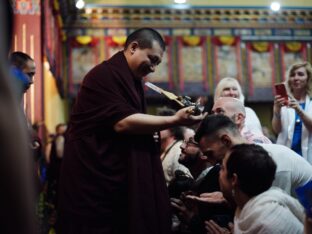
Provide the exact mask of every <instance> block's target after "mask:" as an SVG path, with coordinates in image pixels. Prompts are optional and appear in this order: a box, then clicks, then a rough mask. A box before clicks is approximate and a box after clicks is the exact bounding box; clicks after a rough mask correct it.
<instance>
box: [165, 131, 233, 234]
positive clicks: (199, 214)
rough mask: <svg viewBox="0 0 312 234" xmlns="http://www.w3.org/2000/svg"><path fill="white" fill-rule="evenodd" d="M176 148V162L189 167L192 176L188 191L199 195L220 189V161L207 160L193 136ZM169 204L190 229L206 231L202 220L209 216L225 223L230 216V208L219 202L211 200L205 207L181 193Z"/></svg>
mask: <svg viewBox="0 0 312 234" xmlns="http://www.w3.org/2000/svg"><path fill="white" fill-rule="evenodd" d="M180 148H181V155H180V158H179V163H181V164H183V165H184V166H186V167H187V168H188V169H189V170H190V172H191V174H192V176H193V178H194V180H195V182H194V185H193V187H192V190H191V192H190V193H192V194H196V195H200V194H201V193H212V192H216V191H220V186H219V171H220V165H219V164H216V165H212V164H211V163H209V161H208V158H207V156H205V155H203V153H202V152H201V150H200V148H199V145H198V143H197V142H196V141H195V140H194V138H193V137H190V138H189V139H188V140H185V141H184V142H183V144H182V145H181V146H180ZM171 205H172V207H174V208H175V209H176V210H178V212H177V215H178V217H179V219H180V220H181V221H182V222H184V223H185V224H187V225H188V227H189V229H190V231H191V232H192V233H206V232H205V228H204V220H210V219H212V220H214V221H215V222H217V223H218V224H219V225H221V226H223V227H226V226H227V224H228V222H230V221H232V218H233V210H232V209H229V207H226V206H224V205H223V204H213V205H210V206H209V207H206V206H203V204H197V202H195V203H191V201H190V200H187V199H186V197H185V195H184V196H183V195H182V197H181V198H180V199H176V198H171Z"/></svg>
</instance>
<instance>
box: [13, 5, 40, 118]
mask: <svg viewBox="0 0 312 234" xmlns="http://www.w3.org/2000/svg"><path fill="white" fill-rule="evenodd" d="M40 4H41V1H40V0H13V1H12V5H13V10H14V24H15V25H14V33H13V43H12V48H11V51H12V52H13V51H21V52H24V53H27V54H28V55H30V56H31V57H32V58H33V59H34V60H35V63H36V75H35V76H34V84H33V85H32V86H31V88H30V89H29V90H28V91H27V93H26V95H25V97H24V107H25V113H26V115H27V117H28V119H29V120H30V121H31V122H32V123H35V122H37V123H41V122H42V121H43V119H44V116H43V75H42V56H41V52H42V48H41V44H42V43H41V6H40Z"/></svg>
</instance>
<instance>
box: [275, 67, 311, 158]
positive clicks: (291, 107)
mask: <svg viewBox="0 0 312 234" xmlns="http://www.w3.org/2000/svg"><path fill="white" fill-rule="evenodd" d="M285 85H286V88H287V92H288V96H289V100H288V101H287V102H285V100H284V98H282V97H281V96H279V95H276V96H275V99H274V106H273V118H272V127H273V131H274V132H275V133H276V134H278V138H277V144H282V145H286V146H288V147H290V148H291V149H292V150H294V151H296V152H297V153H298V154H300V155H302V156H303V157H304V158H305V159H307V160H308V161H309V162H310V163H312V67H311V64H310V63H308V62H300V63H295V64H293V65H292V66H291V67H290V68H289V69H288V71H287V74H286V82H285Z"/></svg>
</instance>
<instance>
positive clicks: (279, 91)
mask: <svg viewBox="0 0 312 234" xmlns="http://www.w3.org/2000/svg"><path fill="white" fill-rule="evenodd" d="M274 86H275V93H276V95H280V96H281V97H283V98H284V99H285V104H286V105H287V103H288V94H287V91H286V86H285V84H284V83H277V84H275V85H274Z"/></svg>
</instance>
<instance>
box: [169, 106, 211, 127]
mask: <svg viewBox="0 0 312 234" xmlns="http://www.w3.org/2000/svg"><path fill="white" fill-rule="evenodd" d="M206 115H207V113H201V114H199V115H194V107H193V106H189V107H185V108H182V109H180V110H179V111H177V113H176V114H175V117H176V118H177V123H178V124H179V125H185V126H189V125H194V124H197V123H199V122H200V121H201V120H202V119H203V118H204V117H205V116H206Z"/></svg>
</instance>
